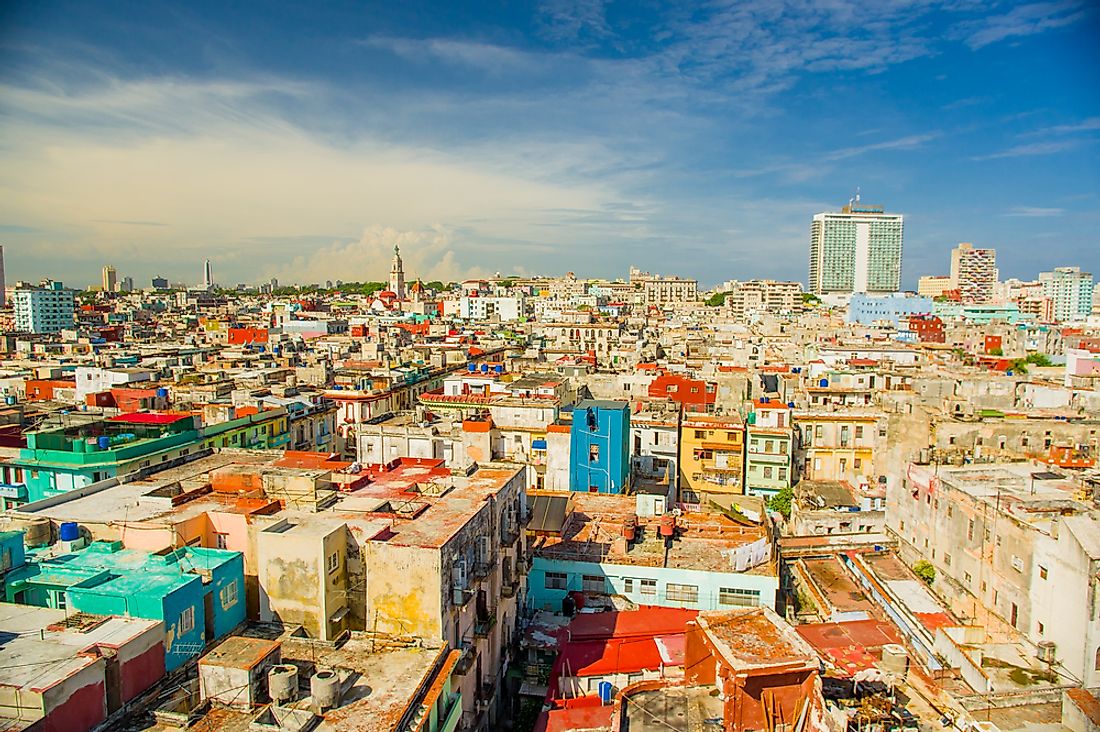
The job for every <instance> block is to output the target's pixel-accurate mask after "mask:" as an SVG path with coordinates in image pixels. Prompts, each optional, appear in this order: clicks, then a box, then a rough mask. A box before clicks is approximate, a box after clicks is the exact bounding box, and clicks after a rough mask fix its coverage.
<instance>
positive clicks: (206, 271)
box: [202, 259, 214, 290]
mask: <svg viewBox="0 0 1100 732" xmlns="http://www.w3.org/2000/svg"><path fill="white" fill-rule="evenodd" d="M213 286H214V273H213V271H212V270H211V269H210V260H209V259H207V260H204V261H203V263H202V289H204V290H209V289H211V288H212V287H213Z"/></svg>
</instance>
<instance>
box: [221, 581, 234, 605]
mask: <svg viewBox="0 0 1100 732" xmlns="http://www.w3.org/2000/svg"><path fill="white" fill-rule="evenodd" d="M218 599H220V600H221V601H222V610H228V609H229V608H231V607H233V606H234V605H236V604H237V580H233V581H232V582H230V583H229V584H227V585H226V586H225V587H223V588H222V589H221V592H219V593H218Z"/></svg>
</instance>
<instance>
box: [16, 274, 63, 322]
mask: <svg viewBox="0 0 1100 732" xmlns="http://www.w3.org/2000/svg"><path fill="white" fill-rule="evenodd" d="M12 300H13V301H14V303H15V329H16V330H18V331H22V332H26V333H57V332H59V331H61V330H63V329H65V328H72V327H73V324H74V320H73V311H74V310H75V301H74V297H73V291H72V290H70V289H68V288H66V287H65V286H64V285H62V284H61V283H60V282H49V281H46V282H44V283H43V286H42V287H21V288H19V289H17V290H16V291H15V296H14V297H13V298H12Z"/></svg>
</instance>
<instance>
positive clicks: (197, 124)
mask: <svg viewBox="0 0 1100 732" xmlns="http://www.w3.org/2000/svg"><path fill="white" fill-rule="evenodd" d="M265 8H266V6H265ZM255 9H256V8H250V7H249V6H247V5H242V6H240V7H238V8H234V9H233V10H227V9H203V8H183V9H181V8H173V9H171V10H170V11H169V10H168V9H167V8H166V7H157V6H147V7H142V8H141V9H138V10H136V11H135V10H133V9H127V10H126V12H125V13H124V14H125V15H126V17H127V23H126V25H125V28H122V27H121V26H118V25H116V24H115V22H114V21H115V18H116V16H118V15H119V13H111V12H104V10H103V8H102V7H97V8H96V9H94V10H93V9H88V8H83V7H80V6H79V5H75V6H73V7H68V8H66V7H65V6H63V5H62V4H22V5H21V4H16V5H14V6H10V9H9V12H8V14H7V17H6V23H5V33H4V34H3V36H2V37H0V49H2V51H0V52H2V53H4V57H5V60H6V61H7V63H6V64H5V67H4V71H3V72H0V95H2V98H3V99H4V117H3V122H0V127H2V129H3V130H4V134H5V137H7V138H8V139H18V140H20V141H21V144H20V145H18V146H8V147H5V149H4V150H3V151H0V161H2V163H3V165H2V169H3V171H4V172H3V173H0V175H3V184H4V186H5V190H7V191H8V195H7V196H5V197H4V200H3V202H0V237H2V238H3V240H4V244H5V245H6V247H7V252H6V253H7V256H8V270H9V276H8V278H9V280H14V279H32V280H33V279H37V278H39V277H41V276H47V275H48V276H52V277H56V278H59V279H63V280H66V281H71V282H73V283H74V284H75V283H81V282H85V283H91V282H94V281H95V279H94V277H93V273H94V272H95V271H96V270H97V269H99V267H100V266H101V265H102V263H103V262H106V261H115V262H123V261H125V262H127V267H128V271H129V272H130V273H132V276H134V278H135V280H136V281H145V280H147V279H148V278H149V277H151V276H152V275H154V274H160V273H162V272H164V271H172V272H179V273H182V272H186V271H190V269H191V267H192V265H191V264H190V263H191V262H193V261H194V260H196V259H202V258H203V257H204V256H210V257H211V259H212V263H213V266H214V267H215V268H216V269H217V271H218V272H219V277H220V278H221V279H222V280H223V281H226V282H229V281H242V282H261V281H265V280H268V279H270V278H272V277H276V278H278V279H280V280H282V281H286V282H289V281H292V280H295V279H297V280H300V281H306V282H308V281H324V280H325V279H328V278H331V277H333V276H335V273H337V272H340V273H341V274H342V275H343V277H344V278H345V279H348V278H350V277H349V276H348V275H347V274H346V273H347V272H349V271H356V272H362V273H363V274H362V275H358V276H357V278H359V279H380V280H384V279H385V272H386V267H387V265H388V263H389V256H388V253H389V251H391V250H392V248H393V246H394V245H395V244H399V245H401V246H402V247H403V250H404V251H405V252H406V253H407V254H406V258H407V261H406V270H407V273H408V275H409V276H410V277H421V278H425V279H459V278H461V277H464V276H468V275H478V274H487V273H491V272H495V271H502V272H510V271H515V272H516V273H517V274H525V273H535V272H540V273H546V274H550V275H555V274H561V273H562V272H563V271H565V270H569V269H573V270H585V271H587V272H591V273H592V274H593V275H595V276H614V275H615V274H617V273H621V272H624V271H626V270H627V268H628V267H629V266H630V265H631V264H635V265H638V266H641V267H643V268H645V269H650V270H653V271H665V272H675V273H679V274H682V275H684V276H688V277H697V278H700V279H702V280H704V281H705V280H707V278H713V280H714V282H717V281H720V280H722V279H725V278H729V277H741V278H747V277H771V278H776V279H785V280H798V281H803V282H805V281H806V272H805V256H804V246H805V237H806V230H807V219H808V217H809V216H811V215H812V214H813V213H816V212H818V211H824V210H834V209H835V208H836V206H837V205H839V204H840V203H841V202H843V201H844V200H845V199H846V198H847V197H848V196H849V195H850V194H851V193H852V192H853V191H854V190H855V189H856V187H857V186H862V187H863V191H864V199H865V200H867V201H868V202H870V203H888V204H889V205H890V207H891V209H892V210H896V211H898V212H900V213H903V214H904V215H905V216H906V218H907V224H908V226H907V227H906V228H907V231H906V256H905V261H904V265H903V281H902V286H903V287H905V288H907V289H913V288H915V287H916V282H917V277H918V276H919V275H920V274H923V273H929V272H933V271H939V270H940V269H942V265H941V264H940V262H941V260H942V258H943V256H944V253H945V252H948V251H949V250H950V249H951V248H952V247H954V246H955V245H956V244H957V243H959V242H964V241H965V242H973V243H974V245H975V246H976V247H981V248H987V247H993V248H996V249H998V251H999V265H1000V268H1001V269H1002V272H1003V276H1004V277H1014V276H1017V277H1026V276H1029V274H1028V273H1031V272H1037V271H1040V270H1046V269H1050V268H1052V267H1055V266H1062V265H1073V264H1078V265H1080V266H1081V267H1082V268H1083V269H1087V270H1089V271H1096V270H1098V269H1100V262H1098V261H1097V257H1098V256H1100V255H1098V253H1097V252H1098V251H1100V247H1096V242H1095V238H1094V234H1093V232H1094V231H1095V230H1096V228H1097V227H1096V224H1097V223H1098V221H1097V218H1098V216H1100V214H1098V211H1100V206H1098V205H1097V196H1098V191H1100V185H1098V176H1097V170H1098V169H1100V166H1098V165H1097V145H1096V143H1097V134H1098V133H1100V100H1098V99H1097V95H1096V93H1095V91H1094V90H1095V89H1097V88H1100V79H1098V78H1097V74H1098V73H1100V72H1098V71H1097V69H1100V63H1098V62H1097V50H1096V49H1095V48H1094V47H1093V46H1091V45H1090V44H1089V40H1090V39H1091V38H1093V37H1095V31H1096V28H1097V17H1096V12H1095V11H1094V10H1093V9H1091V8H1090V6H1089V5H1088V4H1087V3H1080V2H1064V3H1001V4H994V5H990V4H988V3H966V2H964V3H957V4H953V5H952V6H950V8H949V9H947V8H943V7H939V6H928V5H926V4H923V3H901V4H896V5H890V6H888V7H881V8H863V9H861V11H860V13H861V15H860V18H859V19H860V21H861V23H853V22H852V20H853V18H852V16H851V15H850V14H851V12H852V11H851V10H850V9H844V8H840V7H831V6H829V7H826V6H814V5H810V6H802V5H796V4H793V3H792V4H785V3H770V2H754V3H741V4H737V5H731V6H723V5H722V4H718V5H715V6H708V8H707V9H705V10H700V11H699V15H698V17H686V16H684V15H682V14H681V13H679V12H677V11H674V10H671V9H663V8H660V7H658V8H650V9H648V10H646V11H642V10H637V9H633V10H630V11H627V10H626V9H624V8H620V7H618V6H614V5H607V4H603V3H598V2H593V3H563V2H553V3H543V4H540V5H538V6H537V7H533V8H531V7H523V8H517V7H510V6H508V7H503V6H502V7H500V8H481V7H480V6H479V7H478V8H472V7H463V6H461V5H456V6H453V7H447V8H434V9H433V11H432V12H430V13H429V12H425V8H424V7H421V6H408V7H404V8H389V7H384V6H373V5H372V6H368V7H366V8H364V9H356V10H355V11H344V10H339V9H333V8H327V9H318V10H316V11H315V12H311V13H309V14H303V15H299V13H298V12H297V11H296V10H295V9H294V8H293V7H288V6H276V7H274V8H271V19H270V21H268V22H265V23H264V24H262V26H261V27H259V28H253V27H252V24H249V23H240V22H237V21H239V20H241V18H240V17H238V14H247V15H251V14H252V11H253V10H255ZM240 27H249V28H250V30H249V31H247V32H242V31H239V30H236V29H237V28H240ZM165 29H172V30H171V31H170V32H168V33H165ZM180 30H182V31H184V32H179V31H180ZM322 39H323V40H322ZM274 48H280V49H287V51H286V53H285V54H283V53H280V54H273V53H272V52H271V49H274ZM1089 59H1092V61H1090V60H1089ZM808 103H809V104H812V105H813V109H815V114H816V116H815V117H814V118H813V119H812V121H810V123H807V122H808V120H807V118H806V116H805V109H806V105H807V104H808ZM272 151H277V154H272ZM164 171H171V174H168V175H166V174H165V173H164ZM592 252H599V253H600V254H599V256H598V257H593V256H592ZM761 252H768V253H769V255H771V256H761ZM188 279H191V277H189V278H188ZM707 284H712V283H711V282H708V283H707Z"/></svg>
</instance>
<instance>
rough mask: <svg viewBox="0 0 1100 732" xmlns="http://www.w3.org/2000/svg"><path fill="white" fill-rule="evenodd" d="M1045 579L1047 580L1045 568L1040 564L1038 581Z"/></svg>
mask: <svg viewBox="0 0 1100 732" xmlns="http://www.w3.org/2000/svg"><path fill="white" fill-rule="evenodd" d="M1046 578H1047V568H1046V567H1044V566H1043V565H1041V564H1040V565H1039V579H1046Z"/></svg>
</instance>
